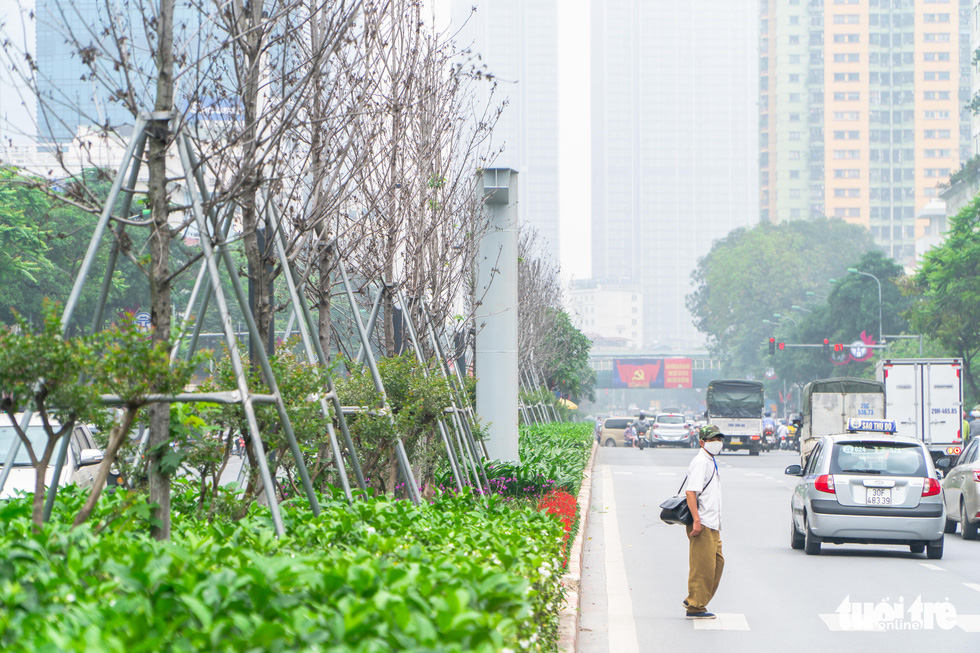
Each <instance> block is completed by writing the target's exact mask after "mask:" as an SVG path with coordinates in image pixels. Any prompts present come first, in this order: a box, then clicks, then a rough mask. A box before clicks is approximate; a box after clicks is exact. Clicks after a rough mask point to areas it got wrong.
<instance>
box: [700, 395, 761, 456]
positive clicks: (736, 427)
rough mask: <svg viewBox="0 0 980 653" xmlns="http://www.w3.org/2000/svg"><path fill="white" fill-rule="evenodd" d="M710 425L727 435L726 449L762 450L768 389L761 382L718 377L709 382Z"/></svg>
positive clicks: (707, 397) (706, 400)
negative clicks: (763, 418) (765, 390)
mask: <svg viewBox="0 0 980 653" xmlns="http://www.w3.org/2000/svg"><path fill="white" fill-rule="evenodd" d="M705 403H706V405H707V408H708V410H707V411H705V418H706V419H707V421H708V424H713V425H715V426H717V427H718V428H719V429H720V430H721V433H722V435H724V436H725V449H727V450H728V451H739V450H740V449H747V450H748V452H749V455H750V456H758V455H759V452H760V451H762V411H763V408H764V405H765V400H764V390H763V387H762V383H760V382H759V381H745V380H743V379H715V380H714V381H711V382H710V383H709V384H708V393H707V396H706V398H705Z"/></svg>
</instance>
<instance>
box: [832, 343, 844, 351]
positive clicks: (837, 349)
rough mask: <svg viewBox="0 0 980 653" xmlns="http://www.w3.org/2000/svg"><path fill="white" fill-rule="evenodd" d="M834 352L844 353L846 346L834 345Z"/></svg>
mask: <svg viewBox="0 0 980 653" xmlns="http://www.w3.org/2000/svg"><path fill="white" fill-rule="evenodd" d="M834 351H844V345H842V344H840V343H839V342H836V343H834Z"/></svg>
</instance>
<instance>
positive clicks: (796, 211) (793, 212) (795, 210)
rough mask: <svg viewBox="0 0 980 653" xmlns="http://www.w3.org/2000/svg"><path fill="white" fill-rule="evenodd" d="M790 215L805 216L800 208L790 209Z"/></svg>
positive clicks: (792, 216) (795, 216)
mask: <svg viewBox="0 0 980 653" xmlns="http://www.w3.org/2000/svg"><path fill="white" fill-rule="evenodd" d="M789 217H791V218H800V217H803V216H802V215H801V213H800V209H790V210H789Z"/></svg>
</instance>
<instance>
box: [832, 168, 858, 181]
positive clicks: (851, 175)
mask: <svg viewBox="0 0 980 653" xmlns="http://www.w3.org/2000/svg"><path fill="white" fill-rule="evenodd" d="M860 178H861V171H860V170H859V169H858V168H837V169H836V170H834V179H860Z"/></svg>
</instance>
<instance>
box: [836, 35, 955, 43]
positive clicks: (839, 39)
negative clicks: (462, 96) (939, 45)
mask: <svg viewBox="0 0 980 653" xmlns="http://www.w3.org/2000/svg"><path fill="white" fill-rule="evenodd" d="M947 40H948V39H947ZM860 42H861V36H860V34H834V43H860Z"/></svg>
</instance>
